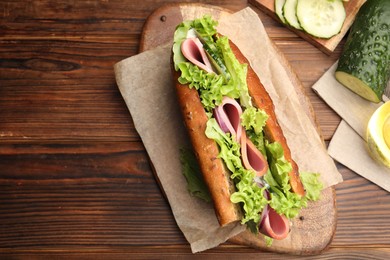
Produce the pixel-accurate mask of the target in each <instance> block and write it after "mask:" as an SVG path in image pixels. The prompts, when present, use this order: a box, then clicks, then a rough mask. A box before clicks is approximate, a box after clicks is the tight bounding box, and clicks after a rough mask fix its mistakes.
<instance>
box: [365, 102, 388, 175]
mask: <svg viewBox="0 0 390 260" xmlns="http://www.w3.org/2000/svg"><path fill="white" fill-rule="evenodd" d="M367 144H368V151H369V153H370V155H371V157H372V158H374V159H375V160H376V161H378V162H380V163H382V164H383V165H385V166H387V167H389V168H390V101H387V102H386V103H384V104H383V105H381V106H380V107H379V108H378V109H377V110H376V111H375V112H374V114H373V115H372V116H371V118H370V120H369V122H368V126H367Z"/></svg>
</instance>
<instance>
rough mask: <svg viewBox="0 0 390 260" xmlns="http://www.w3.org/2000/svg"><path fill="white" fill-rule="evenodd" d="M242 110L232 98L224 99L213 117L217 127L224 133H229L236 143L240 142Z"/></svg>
mask: <svg viewBox="0 0 390 260" xmlns="http://www.w3.org/2000/svg"><path fill="white" fill-rule="evenodd" d="M241 115H242V108H241V106H240V104H238V102H237V101H236V100H234V99H233V98H229V97H224V98H223V99H222V104H221V105H219V106H218V107H216V108H215V110H214V116H215V119H216V120H217V122H218V124H219V126H220V127H221V129H222V130H223V131H224V132H225V133H230V134H232V136H234V137H235V140H236V142H240V139H241V134H242V126H241Z"/></svg>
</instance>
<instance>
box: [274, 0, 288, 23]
mask: <svg viewBox="0 0 390 260" xmlns="http://www.w3.org/2000/svg"><path fill="white" fill-rule="evenodd" d="M285 2H286V0H275V14H276V15H277V16H278V17H279V19H280V21H282V22H283V23H286V19H284V15H283V6H284V3H285Z"/></svg>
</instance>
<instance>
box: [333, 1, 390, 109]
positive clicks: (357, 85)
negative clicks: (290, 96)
mask: <svg viewBox="0 0 390 260" xmlns="http://www.w3.org/2000/svg"><path fill="white" fill-rule="evenodd" d="M335 77H336V79H337V80H338V81H339V82H340V83H342V84H343V85H344V86H346V87H347V88H349V89H351V90H352V91H354V92H355V93H357V94H358V95H360V96H362V97H363V98H365V99H367V100H369V101H372V102H375V103H378V102H380V101H382V96H383V92H384V90H385V88H386V86H387V82H388V81H389V78H390V0H368V1H367V2H365V3H364V4H363V5H362V6H361V8H360V10H359V12H358V14H357V15H356V19H355V21H354V23H353V24H352V26H351V29H350V32H349V35H348V38H347V40H346V42H345V46H344V49H343V51H342V54H341V57H340V59H339V62H338V67H337V69H336V72H335Z"/></svg>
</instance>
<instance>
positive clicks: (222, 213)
mask: <svg viewBox="0 0 390 260" xmlns="http://www.w3.org/2000/svg"><path fill="white" fill-rule="evenodd" d="M229 43H230V47H231V49H232V51H233V53H234V54H235V55H236V58H237V59H238V61H239V62H240V63H246V64H248V74H247V85H248V90H249V94H250V96H251V97H252V102H253V104H254V106H256V107H257V108H260V109H263V110H264V111H265V112H266V113H267V114H268V115H269V117H268V120H267V122H266V126H265V127H264V133H265V136H266V138H267V139H268V140H269V141H271V142H274V141H277V142H279V143H280V144H281V145H282V147H283V150H284V156H285V158H286V159H287V160H288V161H289V162H290V163H291V165H292V168H293V170H292V171H291V172H290V173H289V177H290V185H291V187H292V190H293V191H294V192H295V193H297V194H298V195H300V196H303V195H304V194H305V190H304V187H303V185H302V183H301V180H300V178H299V172H298V166H297V164H296V163H295V161H294V160H293V159H292V157H291V151H290V149H289V148H288V145H287V141H286V138H285V137H284V135H283V131H282V129H281V127H280V125H279V123H278V120H277V118H276V115H275V111H274V105H273V102H272V99H271V97H270V96H269V94H268V92H267V91H266V89H265V88H264V86H263V84H262V83H261V81H260V79H259V77H258V76H257V74H256V73H255V72H254V70H253V69H252V68H251V66H250V65H249V62H248V60H247V59H246V58H245V56H244V55H243V54H242V53H241V51H240V50H239V49H238V47H237V46H236V45H235V44H234V43H233V42H232V41H230V40H229ZM172 74H173V80H174V83H175V86H176V93H177V97H178V102H179V105H180V108H181V112H182V116H183V120H184V123H185V125H186V128H187V131H188V134H189V137H190V139H191V143H192V146H193V149H194V152H195V155H196V157H197V159H198V163H199V166H200V169H201V171H202V175H203V179H204V181H205V183H206V185H207V187H208V188H209V191H210V195H211V197H212V200H213V204H214V208H215V212H216V215H217V218H218V221H219V223H220V225H221V226H224V225H227V224H229V223H231V222H235V221H241V219H242V212H241V208H240V205H239V204H235V203H232V202H231V201H230V196H231V194H232V193H233V192H234V191H235V187H234V183H233V181H232V180H231V179H230V175H231V173H230V172H229V171H228V170H227V169H226V167H225V164H224V162H223V161H222V159H221V158H218V154H219V148H218V145H217V143H216V142H215V141H214V140H211V139H209V138H208V137H207V136H206V135H205V130H206V124H207V121H208V118H207V115H206V112H205V109H204V107H203V105H202V103H201V100H200V97H199V94H198V91H197V90H196V89H195V88H189V87H188V85H183V84H180V83H179V82H178V78H179V76H180V74H179V72H177V71H175V69H174V65H173V64H172Z"/></svg>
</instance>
